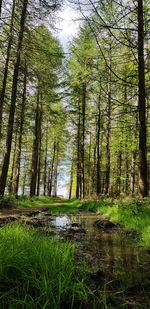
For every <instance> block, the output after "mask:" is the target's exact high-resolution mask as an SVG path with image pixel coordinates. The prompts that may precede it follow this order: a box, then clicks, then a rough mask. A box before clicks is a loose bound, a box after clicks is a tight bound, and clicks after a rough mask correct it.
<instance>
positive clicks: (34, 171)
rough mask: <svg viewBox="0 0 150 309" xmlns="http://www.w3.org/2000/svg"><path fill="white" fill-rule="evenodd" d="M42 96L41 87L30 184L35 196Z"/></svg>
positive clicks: (31, 194)
mask: <svg viewBox="0 0 150 309" xmlns="http://www.w3.org/2000/svg"><path fill="white" fill-rule="evenodd" d="M39 105H40V98H39V87H38V93H37V106H36V119H35V133H34V141H33V150H32V167H31V174H32V175H31V184H30V196H34V195H35V193H36V184H37V173H38V159H39V139H40V132H39V117H40V106H39Z"/></svg>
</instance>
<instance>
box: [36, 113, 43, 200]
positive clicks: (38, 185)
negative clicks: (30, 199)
mask: <svg viewBox="0 0 150 309" xmlns="http://www.w3.org/2000/svg"><path fill="white" fill-rule="evenodd" d="M40 114H41V113H40ZM40 118H41V115H40ZM39 130H40V133H39V134H40V136H39V149H38V152H39V155H38V171H37V192H36V195H37V196H39V195H40V180H41V153H42V151H41V120H39Z"/></svg>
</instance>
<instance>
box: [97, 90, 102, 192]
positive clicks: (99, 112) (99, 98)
mask: <svg viewBox="0 0 150 309" xmlns="http://www.w3.org/2000/svg"><path fill="white" fill-rule="evenodd" d="M100 86H101V85H100ZM100 104H101V89H100V93H99V97H98V104H97V109H98V120H97V195H99V194H100V193H101V172H100V168H101V158H100V157H101V151H100V132H101V106H100Z"/></svg>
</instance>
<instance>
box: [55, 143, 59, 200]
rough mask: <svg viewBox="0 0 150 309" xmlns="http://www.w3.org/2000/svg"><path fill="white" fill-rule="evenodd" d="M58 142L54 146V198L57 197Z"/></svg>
mask: <svg viewBox="0 0 150 309" xmlns="http://www.w3.org/2000/svg"><path fill="white" fill-rule="evenodd" d="M58 156H59V142H57V144H56V160H55V166H54V197H57V181H58Z"/></svg>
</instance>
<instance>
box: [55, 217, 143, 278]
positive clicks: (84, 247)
mask: <svg viewBox="0 0 150 309" xmlns="http://www.w3.org/2000/svg"><path fill="white" fill-rule="evenodd" d="M98 219H100V216H98V215H91V213H90V214H89V213H88V214H85V213H84V214H79V215H64V216H56V217H55V218H54V219H53V220H52V221H51V224H52V226H53V227H55V228H56V230H57V231H59V232H60V231H63V230H66V229H68V228H69V227H70V226H71V224H72V223H78V224H80V225H81V227H82V229H85V231H86V234H84V235H82V236H83V237H82V236H81V235H80V234H79V235H78V238H77V242H78V244H79V248H80V250H81V253H83V256H85V258H87V259H88V258H89V259H91V264H93V265H94V266H93V269H94V268H95V270H98V269H101V270H103V271H104V272H106V273H109V274H111V275H113V276H115V277H117V278H119V279H120V280H123V281H127V282H128V283H129V282H130V283H131V284H132V283H134V282H139V281H141V280H142V278H145V276H146V275H145V273H146V274H147V275H148V269H149V256H148V254H147V253H146V251H145V250H144V249H143V248H138V247H135V245H134V241H133V240H132V239H129V238H128V237H126V236H125V235H124V233H123V232H122V231H121V230H105V231H104V230H101V229H99V228H97V227H95V226H93V224H94V222H95V221H96V220H98Z"/></svg>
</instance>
